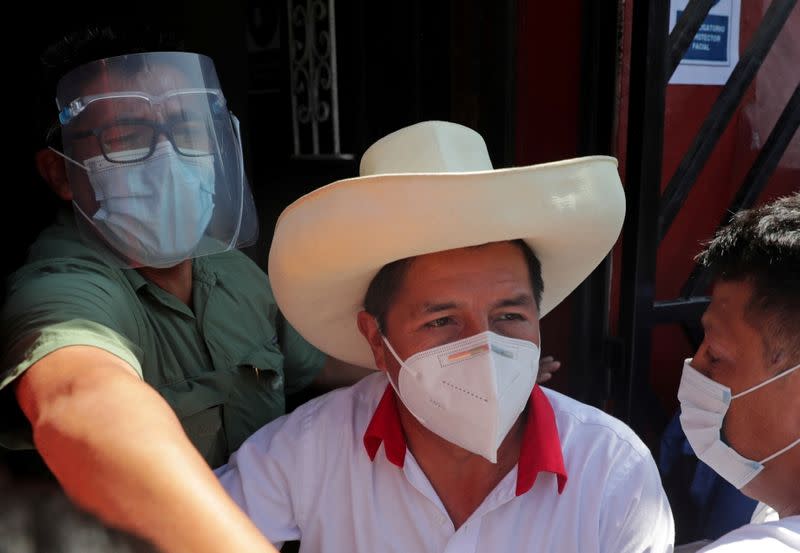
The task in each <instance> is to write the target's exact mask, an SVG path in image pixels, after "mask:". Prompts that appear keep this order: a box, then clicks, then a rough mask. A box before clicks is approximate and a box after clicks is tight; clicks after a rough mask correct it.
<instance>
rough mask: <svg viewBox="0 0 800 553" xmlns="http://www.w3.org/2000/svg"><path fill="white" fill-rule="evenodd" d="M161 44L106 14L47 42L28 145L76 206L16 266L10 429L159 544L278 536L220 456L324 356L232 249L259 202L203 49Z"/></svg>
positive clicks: (2, 425) (6, 424)
mask: <svg viewBox="0 0 800 553" xmlns="http://www.w3.org/2000/svg"><path fill="white" fill-rule="evenodd" d="M161 36H163V35H159V36H158V37H157V38H160V37H161ZM149 42H152V44H148V43H149ZM168 50H174V47H171V46H170V45H165V44H163V43H160V42H156V41H152V40H151V34H148V32H147V31H146V30H143V29H135V30H132V31H129V34H126V33H124V32H123V33H119V32H115V31H113V30H111V29H108V28H104V29H91V30H90V31H89V32H86V33H76V34H74V35H69V36H67V38H66V39H65V40H64V41H63V42H62V43H60V44H59V45H57V47H55V48H51V49H50V50H49V51H48V53H47V54H46V58H47V61H48V63H49V62H52V65H51V67H50V70H51V71H50V72H51V73H53V77H54V78H58V81H57V87H56V90H55V94H56V102H55V104H56V105H55V106H53V108H52V110H53V111H52V117H53V118H54V119H55V118H56V117H57V119H58V124H57V125H56V128H55V131H56V132H55V133H51V138H53V140H51V142H50V144H49V146H50V147H49V148H48V149H44V150H42V151H40V152H39V153H38V154H37V159H36V161H37V166H38V168H39V171H40V173H41V175H42V176H43V177H44V179H45V180H46V181H47V182H48V184H49V185H50V186H51V188H52V189H53V190H54V191H55V192H56V193H57V194H58V196H59V197H60V198H61V199H63V200H66V201H68V202H70V204H69V205H70V207H71V209H65V210H63V211H62V212H61V213H59V216H58V219H57V221H56V222H55V224H54V225H52V226H50V227H49V228H47V229H46V230H45V231H44V232H43V233H42V234H41V235H40V236H39V238H38V239H37V241H36V242H35V243H34V244H33V246H32V247H31V249H30V252H29V257H28V260H27V264H26V265H25V266H24V267H22V268H21V269H20V270H18V271H17V272H16V273H15V274H13V275H12V276H11V278H10V280H9V284H8V290H7V299H6V303H5V306H4V309H3V315H2V325H3V337H4V340H5V347H6V349H5V351H4V355H3V360H2V366H0V389H2V394H3V399H4V401H7V400H10V401H12V402H13V401H14V398H16V400H17V401H18V404H19V407H20V408H21V411H22V413H19V411H17V412H18V414H19V419H18V420H15V419H13V418H11V419H4V420H0V445H3V446H5V447H8V448H12V449H21V448H26V447H31V446H32V445H35V446H36V448H37V449H38V451H39V453H40V454H41V456H42V457H43V459H44V461H45V462H46V464H47V465H48V467H49V469H50V470H51V471H52V472H53V473H54V475H55V476H56V477H57V479H58V480H59V482H60V483H61V485H62V486H63V487H64V490H65V491H66V493H67V494H68V495H69V496H70V497H71V498H72V499H73V500H75V502H76V503H78V504H79V505H80V506H82V507H84V508H86V509H88V510H89V511H91V512H93V513H94V514H96V515H98V516H99V517H100V518H101V519H102V520H103V521H105V522H106V523H108V524H110V525H113V526H117V527H121V528H123V529H125V530H128V531H131V532H134V533H136V534H138V535H140V536H143V537H145V538H146V539H148V540H149V541H151V542H153V543H154V544H155V545H156V546H157V547H158V548H159V549H161V550H164V551H193V552H198V551H266V550H272V548H271V546H269V544H268V543H267V542H266V541H264V539H263V537H262V536H261V535H260V534H259V533H258V531H257V530H256V529H255V528H254V527H253V525H252V524H251V523H250V522H249V521H248V520H247V518H246V517H245V516H244V515H243V514H242V513H241V512H240V511H239V510H238V508H237V507H236V506H235V505H234V504H233V503H232V502H231V501H230V500H229V499H228V497H227V495H226V494H225V492H224V490H223V489H222V488H221V487H220V486H219V484H218V483H217V481H216V479H215V478H214V476H213V474H212V472H211V470H210V469H209V466H210V467H212V468H213V467H215V466H218V465H220V464H222V463H223V462H224V461H225V460H227V458H228V455H229V454H230V453H231V452H232V451H234V450H235V449H236V448H238V446H239V444H240V443H241V442H242V441H243V440H244V439H245V438H246V437H247V436H248V435H249V434H250V433H252V432H253V431H255V430H256V429H257V428H259V427H260V426H261V425H263V424H264V423H266V422H267V421H269V420H271V419H273V418H275V417H277V416H279V415H281V414H283V413H284V412H285V406H286V396H287V395H288V394H290V393H292V392H296V391H298V390H300V389H302V388H303V387H305V386H307V385H308V384H309V383H310V382H312V380H314V379H315V378H318V377H319V375H320V374H321V373H320V371H321V369H322V368H323V365H325V364H326V357H325V356H324V354H322V353H321V352H319V351H318V350H317V349H316V348H314V347H312V346H311V345H309V344H308V343H307V342H306V341H305V340H304V339H303V338H302V337H301V336H300V335H299V334H298V333H297V332H296V331H295V330H294V329H293V328H292V326H291V325H289V323H288V322H287V321H286V320H285V319H284V318H283V316H282V315H281V313H280V312H279V310H278V308H277V306H276V304H275V302H274V299H273V296H272V292H271V289H270V285H269V282H268V279H267V277H266V275H265V274H264V272H263V271H262V270H261V269H260V268H258V267H257V266H256V265H255V264H254V263H253V262H252V261H250V260H249V259H248V258H247V257H246V256H245V255H244V254H243V253H241V252H239V251H237V248H239V247H241V246H244V245H247V244H250V243H252V242H253V241H254V240H255V238H256V228H257V221H256V215H255V209H254V205H253V200H252V198H251V193H250V189H249V186H248V183H247V180H246V177H245V174H244V166H243V160H242V147H241V137H240V135H239V128H238V123H237V120H236V119H235V117H234V116H233V115H232V114H231V113H230V111H229V109H228V107H227V105H226V102H225V97H224V95H223V94H222V91H221V89H220V84H219V81H218V79H217V76H216V72H215V69H214V65H213V63H212V61H211V60H210V59H209V58H207V57H205V56H202V55H198V54H192V53H186V52H175V51H168ZM53 84H55V83H53ZM48 94H49V95H50V97H51V98H52V94H53V90H50V91H48ZM51 105H52V104H51ZM59 137H60V140H59ZM323 373H324V371H323ZM15 408H16V407H15ZM23 413H24V417H23V416H22V415H23Z"/></svg>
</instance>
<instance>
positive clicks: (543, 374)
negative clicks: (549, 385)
mask: <svg viewBox="0 0 800 553" xmlns="http://www.w3.org/2000/svg"><path fill="white" fill-rule="evenodd" d="M560 368H561V361H556V360H555V359H553V356H552V355H548V356H547V357H542V358H541V359H539V375H538V376H537V377H536V383H537V384H542V383H544V382H547V381H548V380H550V379H551V378H553V373H554V372H556V371H557V370H558V369H560Z"/></svg>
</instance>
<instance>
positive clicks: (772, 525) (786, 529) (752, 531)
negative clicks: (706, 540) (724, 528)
mask: <svg viewBox="0 0 800 553" xmlns="http://www.w3.org/2000/svg"><path fill="white" fill-rule="evenodd" d="M797 551H800V516H793V517H787V518H782V519H780V520H776V521H774V522H765V523H763V524H747V525H746V526H742V527H741V528H738V529H736V530H733V531H732V532H729V533H727V534H725V535H724V536H722V537H721V538H720V539H718V540H717V541H715V542H714V543H711V544H709V545H707V546H706V547H704V548H703V549H701V550H700V551H698V553H793V552H797Z"/></svg>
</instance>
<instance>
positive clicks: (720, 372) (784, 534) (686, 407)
mask: <svg viewBox="0 0 800 553" xmlns="http://www.w3.org/2000/svg"><path fill="white" fill-rule="evenodd" d="M698 259H699V261H700V262H701V263H702V264H703V265H705V266H706V267H708V268H709V269H710V270H711V271H712V273H713V274H714V276H715V277H716V283H715V285H714V289H713V293H712V296H711V304H710V305H709V307H708V309H707V310H706V312H705V314H704V315H703V319H702V323H703V327H704V329H705V337H704V340H703V342H702V344H701V345H700V348H699V349H698V350H697V352H696V353H695V356H694V358H692V359H687V360H686V363H685V365H684V368H683V376H682V378H681V383H680V388H679V391H678V399H679V400H680V403H681V415H680V421H681V425H682V427H683V430H684V432H685V433H686V437H687V439H688V441H689V443H690V444H691V446H692V449H694V452H695V454H696V455H697V457H698V458H699V459H700V460H701V461H703V462H704V463H705V464H707V465H708V466H710V467H711V468H712V469H714V470H715V471H716V472H717V473H719V474H720V475H721V476H722V477H723V478H725V479H726V480H727V481H728V482H730V483H731V484H732V485H733V486H735V487H736V488H738V489H740V490H741V491H742V492H743V493H744V494H746V495H748V496H750V497H752V498H754V499H757V500H759V501H760V502H762V504H763V506H764V507H768V508H769V509H767V508H762V509H757V512H756V515H759V514H760V513H763V512H765V511H772V512H773V514H774V515H775V516H773V517H763V516H756V515H754V520H755V522H760V521H759V520H758V519H760V518H761V519H763V518H776V517H777V518H778V519H777V520H770V521H768V522H763V523H756V524H750V525H747V526H744V527H742V528H740V529H738V530H734V531H733V532H731V533H729V534H727V535H726V536H723V537H722V538H720V539H719V540H717V541H716V542H714V543H712V544H710V545H708V546H707V547H705V548H703V549H701V551H703V552H707V553H712V552H713V553H745V552H748V553H749V552H754V551H758V553H789V552H791V551H800V484H798V479H800V193H795V194H793V195H791V196H788V197H785V198H781V199H778V200H775V201H773V202H772V203H770V204H767V205H764V206H762V207H760V208H757V209H752V210H749V211H743V212H740V213H738V214H737V215H736V216H734V218H733V220H732V221H731V223H730V224H729V225H728V226H727V227H725V228H723V229H722V230H720V231H719V232H718V233H717V235H716V237H715V238H714V239H713V240H711V241H710V242H709V244H708V245H707V247H706V249H705V250H704V251H703V252H702V253H701V254H700V255H699V257H698Z"/></svg>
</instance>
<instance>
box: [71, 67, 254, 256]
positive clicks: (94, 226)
mask: <svg viewBox="0 0 800 553" xmlns="http://www.w3.org/2000/svg"><path fill="white" fill-rule="evenodd" d="M56 101H57V105H58V109H59V119H60V121H61V132H62V141H63V145H64V152H63V155H64V157H65V158H66V169H67V178H68V179H69V183H70V187H71V190H72V195H73V205H74V207H75V216H76V219H77V222H78V227H79V228H80V230H81V233H82V234H83V235H84V237H85V238H86V239H88V240H90V241H91V240H96V239H97V238H98V236H99V237H100V238H101V239H102V240H103V241H104V242H105V243H106V244H107V245H109V246H110V247H111V248H110V249H111V250H112V252H113V253H114V257H115V258H116V261H117V262H118V263H119V264H120V265H122V266H124V267H141V266H148V267H170V266H173V265H175V264H177V263H179V262H181V261H184V260H186V259H190V258H194V257H200V256H204V255H209V254H213V253H219V252H222V251H226V250H229V249H233V248H237V247H241V246H246V245H249V244H252V243H253V242H255V239H256V237H257V235H258V221H257V217H256V210H255V206H254V204H253V198H252V194H251V192H250V187H249V185H248V183H247V178H246V176H245V173H244V160H243V158H242V145H241V136H240V134H239V125H238V121H237V120H236V118H235V117H234V116H233V114H232V113H231V112H230V111H229V110H228V107H227V105H226V102H225V97H224V96H223V95H222V91H221V89H220V85H219V80H218V78H217V74H216V71H215V69H214V64H213V62H212V61H211V59H209V58H208V57H206V56H202V55H198V54H191V53H185V52H153V53H143V54H131V55H125V56H119V57H114V58H108V59H103V60H98V61H95V62H92V63H90V64H87V65H83V66H81V67H78V68H76V69H74V70H73V71H71V72H70V73H68V74H67V75H65V76H64V77H63V78H62V79H61V81H59V84H58V89H57V99H56Z"/></svg>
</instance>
